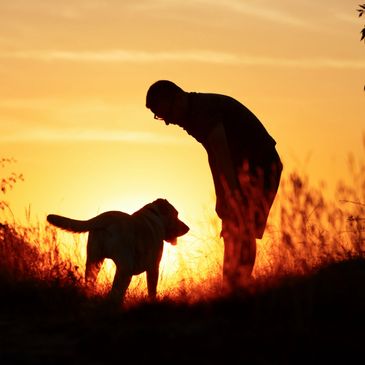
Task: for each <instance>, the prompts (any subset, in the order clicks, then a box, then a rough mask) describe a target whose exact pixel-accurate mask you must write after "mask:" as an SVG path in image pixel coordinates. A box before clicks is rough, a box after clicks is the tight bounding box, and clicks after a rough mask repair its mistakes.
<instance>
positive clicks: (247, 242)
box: [146, 80, 283, 289]
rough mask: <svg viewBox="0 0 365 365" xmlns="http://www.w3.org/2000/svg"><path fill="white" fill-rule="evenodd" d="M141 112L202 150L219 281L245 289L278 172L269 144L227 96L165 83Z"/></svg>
mask: <svg viewBox="0 0 365 365" xmlns="http://www.w3.org/2000/svg"><path fill="white" fill-rule="evenodd" d="M146 107H147V108H148V109H150V110H151V111H152V113H154V118H155V119H158V120H163V121H164V122H165V124H166V125H168V124H170V123H171V124H176V125H178V126H180V127H182V128H183V129H184V130H185V131H186V132H187V133H188V134H190V135H191V136H193V137H194V138H195V139H196V140H197V141H198V142H200V143H201V144H202V145H203V147H204V148H205V150H206V152H207V155H208V161H209V166H210V170H211V173H212V177H213V182H214V188H215V193H216V212H217V215H218V216H219V218H220V219H221V221H222V231H221V236H222V237H223V241H224V259H223V282H224V284H226V287H227V289H234V288H236V287H239V286H242V285H245V284H247V283H248V281H249V279H250V278H251V274H252V270H253V268H254V264H255V258H256V238H259V239H260V238H262V236H263V233H264V230H265V226H266V222H267V218H268V215H269V211H270V208H271V206H272V203H273V201H274V198H275V196H276V193H277V190H278V187H279V182H280V177H281V172H282V168H283V165H282V163H281V161H280V157H279V155H278V153H277V151H276V149H275V145H276V142H275V140H274V139H273V138H272V137H271V136H270V135H269V133H268V132H267V130H266V129H265V127H264V126H263V125H262V123H261V122H260V121H259V120H258V119H257V118H256V116H255V115H254V114H253V113H252V112H251V111H250V110H249V109H247V108H246V107H245V106H244V105H242V104H241V103H240V102H238V101H237V100H235V99H233V98H232V97H230V96H226V95H220V94H212V93H196V92H186V91H184V90H183V89H181V88H180V87H179V86H177V85H176V84H175V83H173V82H171V81H168V80H159V81H157V82H155V83H154V84H152V85H151V86H150V87H149V89H148V92H147V96H146Z"/></svg>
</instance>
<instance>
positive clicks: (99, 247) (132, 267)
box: [47, 199, 189, 301]
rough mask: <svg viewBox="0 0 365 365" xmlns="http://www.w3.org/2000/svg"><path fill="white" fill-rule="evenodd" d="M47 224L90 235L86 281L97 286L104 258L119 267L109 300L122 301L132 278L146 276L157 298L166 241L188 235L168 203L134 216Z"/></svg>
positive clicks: (55, 219)
mask: <svg viewBox="0 0 365 365" xmlns="http://www.w3.org/2000/svg"><path fill="white" fill-rule="evenodd" d="M47 221H48V222H49V223H51V224H53V225H54V226H56V227H59V228H62V229H64V230H66V231H70V232H89V236H88V240H87V259H86V271H85V279H86V282H87V283H88V285H90V284H94V283H95V281H96V278H97V275H98V273H99V271H100V268H101V265H102V263H103V261H104V259H105V258H109V259H112V260H113V261H114V263H115V265H116V272H115V276H114V280H113V285H112V289H111V291H110V297H111V298H112V299H113V300H116V301H122V300H123V299H124V296H125V293H126V291H127V289H128V287H129V284H130V282H131V279H132V276H133V275H139V274H141V273H143V272H146V274H147V290H148V296H149V297H150V298H151V299H154V298H155V297H156V293H157V284H158V276H159V266H160V261H161V257H162V252H163V241H167V242H170V243H171V244H173V245H175V244H176V243H177V237H180V236H182V235H184V234H185V233H187V232H188V231H189V227H188V226H187V225H186V224H185V223H183V222H182V221H181V220H179V218H178V211H177V210H176V209H175V208H174V207H173V206H172V205H171V204H170V203H169V202H168V201H167V200H166V199H157V200H155V201H153V202H152V203H149V204H147V205H145V206H144V207H142V208H141V209H139V210H138V211H136V212H134V213H133V214H127V213H124V212H119V211H109V212H105V213H102V214H100V215H98V216H96V217H94V218H91V219H89V220H85V221H82V220H75V219H70V218H66V217H62V216H59V215H55V214H50V215H48V216H47Z"/></svg>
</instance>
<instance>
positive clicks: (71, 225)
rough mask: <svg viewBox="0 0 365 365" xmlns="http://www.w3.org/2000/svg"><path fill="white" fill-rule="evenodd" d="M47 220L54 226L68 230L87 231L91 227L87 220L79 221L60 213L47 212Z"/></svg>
mask: <svg viewBox="0 0 365 365" xmlns="http://www.w3.org/2000/svg"><path fill="white" fill-rule="evenodd" d="M47 221H48V222H49V223H51V224H53V225H54V226H56V227H58V228H62V229H64V230H66V231H69V232H76V233H77V232H78V233H81V232H87V231H89V230H90V229H91V228H92V227H91V226H90V222H89V221H88V220H87V221H79V220H76V219H71V218H67V217H62V216H61V215H56V214H49V215H48V216H47Z"/></svg>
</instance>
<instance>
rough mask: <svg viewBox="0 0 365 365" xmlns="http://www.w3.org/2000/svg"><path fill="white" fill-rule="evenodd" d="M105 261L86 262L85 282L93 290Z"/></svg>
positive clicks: (93, 260) (88, 259)
mask: <svg viewBox="0 0 365 365" xmlns="http://www.w3.org/2000/svg"><path fill="white" fill-rule="evenodd" d="M103 261H104V260H103V259H101V260H100V259H99V260H95V259H91V258H89V257H88V258H87V260H86V271H85V280H86V285H87V286H88V287H89V288H91V287H92V286H94V285H95V283H96V279H97V277H98V274H99V271H100V269H101V266H102V264H103Z"/></svg>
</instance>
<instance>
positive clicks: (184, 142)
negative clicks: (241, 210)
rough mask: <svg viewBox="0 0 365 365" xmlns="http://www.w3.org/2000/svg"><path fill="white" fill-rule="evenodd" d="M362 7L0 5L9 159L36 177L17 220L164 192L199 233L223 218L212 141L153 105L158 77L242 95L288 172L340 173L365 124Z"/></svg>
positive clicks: (4, 148) (0, 142)
mask: <svg viewBox="0 0 365 365" xmlns="http://www.w3.org/2000/svg"><path fill="white" fill-rule="evenodd" d="M358 3H359V1H343V0H331V1H330V0H324V1H320V2H319V1H317V0H280V1H272V0H245V1H243V0H242V1H239V0H210V1H208V0H194V1H193V0H185V1H175V0H157V1H155V0H148V1H147V0H145V1H134V0H133V1H132V0H123V1H117V0H115V1H102V0H85V1H84V0H77V1H74V0H63V1H52V0H50V1H42V0H23V1H22V0H12V1H2V2H1V3H0V75H1V83H0V125H1V134H0V157H14V158H15V159H16V160H17V161H18V162H17V164H15V165H12V166H11V170H14V171H17V172H19V173H20V172H21V173H23V174H24V176H25V182H23V183H19V184H17V185H16V187H15V189H14V190H13V192H12V193H11V194H8V195H7V197H6V199H7V200H8V201H9V203H10V206H11V208H12V212H13V214H14V215H15V218H16V220H19V221H21V220H23V218H24V216H25V215H24V210H25V208H27V207H29V206H30V208H31V215H32V216H33V217H35V218H36V219H38V220H40V221H43V220H44V218H45V215H46V214H48V213H58V214H64V215H68V216H71V217H75V218H89V217H90V216H92V215H95V214H96V213H98V212H102V211H104V210H109V209H115V210H123V211H127V212H132V211H134V210H136V209H138V208H140V207H141V206H142V205H144V204H146V203H148V202H150V201H152V200H154V199H156V198H158V197H166V198H167V199H169V200H170V201H171V203H173V204H174V205H175V206H176V208H177V209H178V210H179V212H180V215H181V217H182V218H184V219H185V220H186V221H187V222H188V223H189V224H190V225H191V226H193V228H194V225H197V224H198V223H197V222H199V221H202V220H204V219H206V216H210V215H212V214H213V215H214V192H213V184H212V180H211V176H210V172H209V169H208V163H207V158H206V154H205V151H204V150H203V149H202V147H201V146H200V145H199V144H198V143H197V142H196V141H195V140H193V139H192V137H190V136H189V135H187V134H186V133H185V132H184V131H183V130H181V129H180V128H179V127H177V126H169V127H166V126H165V125H164V124H163V123H161V122H157V121H155V120H154V119H153V116H152V114H151V113H150V112H149V111H148V110H147V109H146V108H145V93H146V90H147V88H148V87H149V85H150V84H151V83H152V82H154V81H156V80H158V79H170V80H172V81H175V82H176V83H177V84H179V85H180V86H181V87H182V88H183V89H185V90H186V91H202V92H217V93H223V94H227V95H230V96H233V97H235V98H237V99H238V100H240V101H241V102H242V103H244V104H245V105H246V106H247V107H249V108H250V109H251V110H252V111H253V112H254V113H255V114H256V115H257V116H258V117H259V119H261V121H262V122H263V123H264V125H265V126H266V127H267V129H268V130H269V132H270V133H271V134H272V136H273V137H274V138H275V139H276V141H277V143H278V144H277V148H278V151H279V152H280V154H281V156H282V160H283V162H284V164H285V167H286V170H285V172H284V176H285V173H287V172H288V171H291V170H292V169H297V170H299V171H301V172H304V173H307V174H308V175H309V176H311V178H312V179H313V180H316V179H322V180H325V181H327V182H329V183H330V182H333V181H335V180H337V179H338V178H341V177H344V176H345V175H346V173H347V165H346V159H347V156H348V153H350V152H352V153H353V154H354V155H355V156H359V157H361V156H363V149H362V133H364V132H365V108H364V96H365V95H364V92H363V85H364V83H365V78H364V76H365V72H364V71H365V57H364V52H365V47H364V44H362V43H361V42H360V30H361V29H362V26H363V21H362V19H359V18H358V15H357V12H356V8H357V7H358ZM2 171H3V172H4V170H2ZM5 171H6V170H5ZM192 231H193V232H194V229H193V230H192Z"/></svg>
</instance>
